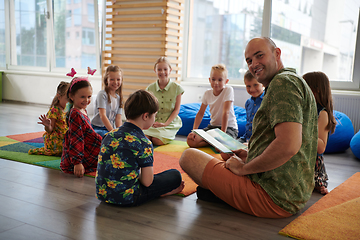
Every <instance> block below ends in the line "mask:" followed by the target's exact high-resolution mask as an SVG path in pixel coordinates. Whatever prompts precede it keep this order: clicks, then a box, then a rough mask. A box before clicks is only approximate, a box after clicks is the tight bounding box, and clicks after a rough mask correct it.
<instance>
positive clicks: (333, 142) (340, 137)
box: [325, 111, 354, 153]
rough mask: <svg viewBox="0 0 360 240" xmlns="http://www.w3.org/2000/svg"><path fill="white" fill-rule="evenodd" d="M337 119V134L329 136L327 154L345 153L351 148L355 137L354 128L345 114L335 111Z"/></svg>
mask: <svg viewBox="0 0 360 240" xmlns="http://www.w3.org/2000/svg"><path fill="white" fill-rule="evenodd" d="M334 116H335V119H336V127H335V132H334V133H333V134H331V135H330V136H329V140H328V142H327V145H326V149H325V153H337V152H344V151H345V150H346V149H348V148H349V147H350V141H351V139H352V137H353V136H354V127H353V125H352V122H351V120H350V118H349V117H348V116H346V114H345V113H342V112H339V111H334Z"/></svg>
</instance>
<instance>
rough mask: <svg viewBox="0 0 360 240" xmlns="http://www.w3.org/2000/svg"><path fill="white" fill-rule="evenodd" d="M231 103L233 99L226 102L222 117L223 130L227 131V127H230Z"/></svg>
mask: <svg viewBox="0 0 360 240" xmlns="http://www.w3.org/2000/svg"><path fill="white" fill-rule="evenodd" d="M231 105H232V101H226V102H224V107H223V112H222V119H221V131H223V132H226V130H227V127H228V120H229V113H230V108H231Z"/></svg>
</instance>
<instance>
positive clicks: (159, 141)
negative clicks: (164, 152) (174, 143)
mask: <svg viewBox="0 0 360 240" xmlns="http://www.w3.org/2000/svg"><path fill="white" fill-rule="evenodd" d="M151 142H152V143H153V145H155V146H161V145H165V143H163V142H162V141H161V140H160V139H158V138H155V137H153V138H151Z"/></svg>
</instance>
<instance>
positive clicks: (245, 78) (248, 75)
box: [244, 70, 255, 81]
mask: <svg viewBox="0 0 360 240" xmlns="http://www.w3.org/2000/svg"><path fill="white" fill-rule="evenodd" d="M253 78H255V77H254V75H252V74H251V72H250V71H249V70H247V71H246V73H245V75H244V81H246V80H252V79H253Z"/></svg>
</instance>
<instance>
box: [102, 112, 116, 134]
mask: <svg viewBox="0 0 360 240" xmlns="http://www.w3.org/2000/svg"><path fill="white" fill-rule="evenodd" d="M99 115H100V119H101V121H102V122H103V124H104V125H105V127H106V129H107V130H108V131H109V132H110V131H111V130H113V127H112V125H111V123H110V121H109V119H108V117H107V116H106V109H105V108H99Z"/></svg>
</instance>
